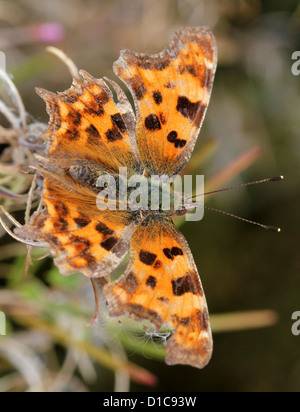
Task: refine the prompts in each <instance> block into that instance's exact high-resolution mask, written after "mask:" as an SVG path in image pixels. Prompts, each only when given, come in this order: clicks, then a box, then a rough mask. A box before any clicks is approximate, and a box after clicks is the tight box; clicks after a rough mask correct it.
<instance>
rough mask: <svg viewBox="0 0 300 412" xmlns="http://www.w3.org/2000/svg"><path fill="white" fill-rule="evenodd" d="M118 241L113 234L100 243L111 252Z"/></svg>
mask: <svg viewBox="0 0 300 412" xmlns="http://www.w3.org/2000/svg"><path fill="white" fill-rule="evenodd" d="M118 241H119V239H118V238H116V237H114V236H111V237H108V238H107V239H105V240H103V242H101V243H100V246H102V247H103V248H104V249H105V250H107V251H108V252H109V251H110V250H111V249H112V248H113V247H114V246H115V245H116V244H117V243H118Z"/></svg>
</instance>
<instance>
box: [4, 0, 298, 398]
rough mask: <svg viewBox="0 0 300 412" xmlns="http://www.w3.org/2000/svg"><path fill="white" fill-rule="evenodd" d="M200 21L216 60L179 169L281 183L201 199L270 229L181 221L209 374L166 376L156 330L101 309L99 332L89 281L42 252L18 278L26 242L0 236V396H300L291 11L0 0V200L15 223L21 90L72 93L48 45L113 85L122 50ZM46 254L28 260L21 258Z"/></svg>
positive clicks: (159, 45)
mask: <svg viewBox="0 0 300 412" xmlns="http://www.w3.org/2000/svg"><path fill="white" fill-rule="evenodd" d="M201 25H205V26H209V27H210V28H211V29H212V30H213V32H214V34H215V35H216V38H217V43H218V50H219V62H218V70H217V74H216V79H215V85H214V89H213V93H212V99H211V103H210V106H209V109H208V112H207V117H206V120H205V123H204V126H203V129H202V131H201V135H200V138H199V139H198V142H197V146H196V149H195V152H194V154H193V157H192V159H191V161H190V163H189V165H188V166H187V169H186V170H185V173H194V174H204V175H205V179H206V182H207V189H208V188H209V189H213V188H221V187H226V186H232V185H236V184H241V183H244V182H248V181H253V180H258V179H263V178H267V177H271V176H277V175H284V176H285V180H284V181H283V182H280V183H269V184H266V185H258V186H251V187H247V188H243V189H238V190H233V191H230V192H225V193H220V194H216V195H214V196H211V197H210V198H208V199H207V205H209V206H211V207H216V208H219V209H222V210H224V211H229V212H232V213H235V214H238V215H239V216H243V217H245V218H247V219H251V220H255V221H257V222H261V223H264V224H267V225H274V226H279V227H281V229H282V232H281V233H278V234H277V233H275V232H270V231H266V230H263V229H261V228H259V227H257V226H254V225H249V224H247V223H243V222H240V221H238V220H235V219H233V218H229V217H227V216H222V215H220V214H217V213H213V212H210V211H207V212H206V214H205V218H204V220H203V221H201V222H198V223H197V224H191V223H184V224H183V222H181V221H178V225H180V226H181V230H182V232H183V233H184V235H185V236H186V238H187V240H188V242H189V244H190V247H191V250H192V252H193V255H194V258H195V261H196V264H197V266H198V269H199V273H200V276H201V279H202V282H203V285H204V289H205V293H206V296H207V300H208V305H209V309H210V313H211V315H212V326H213V331H214V345H215V348H214V355H213V358H212V361H211V363H210V364H209V366H208V367H207V368H206V369H204V370H202V371H200V370H196V369H193V368H191V367H188V366H172V367H169V366H166V365H165V363H164V361H163V359H164V352H163V349H162V345H161V342H162V340H163V338H164V337H163V335H162V336H160V337H157V336H155V335H154V334H153V333H152V332H151V330H150V329H147V328H145V327H143V326H142V325H139V324H136V323H134V322H129V321H126V320H124V321H122V322H121V323H120V322H118V321H115V320H113V321H112V320H109V319H108V318H107V315H106V313H105V304H104V303H103V302H100V306H101V307H100V318H99V321H98V322H97V323H96V324H95V325H94V326H92V327H90V328H86V327H85V325H86V324H87V323H89V322H90V320H91V318H92V317H93V313H94V304H93V293H92V288H91V286H90V283H89V280H88V279H86V278H84V277H83V276H82V275H74V276H71V277H69V278H63V277H61V276H60V275H59V273H58V271H57V269H56V268H55V267H54V266H53V262H52V259H51V257H46V258H45V259H42V260H34V261H33V264H32V265H31V266H30V267H29V270H28V273H27V275H26V276H25V275H24V267H25V264H26V253H27V251H26V247H25V246H24V245H22V244H20V243H17V242H16V241H14V240H13V239H12V238H11V237H10V236H9V235H7V234H5V231H4V230H3V231H2V232H1V235H2V237H1V244H0V286H1V288H0V311H3V312H4V313H5V314H6V329H7V330H6V336H0V391H1V392H6V391H58V392H62V391H72V392H73V391H92V392H99V391H100V392H104V391H113V390H117V391H174V392H177V391H196V392H202V391H297V392H298V391H299V390H300V350H299V348H300V345H299V344H300V336H298V337H296V336H294V335H293V334H292V331H291V328H292V324H293V321H292V319H291V318H292V314H293V313H294V312H295V311H299V310H300V277H299V266H300V265H299V249H300V247H299V246H300V245H299V240H300V237H299V213H298V211H299V209H298V207H299V206H297V205H299V202H300V192H299V183H300V171H299V170H300V167H299V166H300V150H299V149H300V144H299V142H300V140H299V132H300V116H299V103H300V76H299V77H298V76H294V75H293V74H292V71H291V67H292V64H293V63H294V61H293V60H292V54H293V53H294V52H295V51H297V50H300V3H299V2H298V1H296V0H286V1H284V2H282V1H279V0H272V1H270V0H130V1H129V0H110V1H108V0H85V1H83V0H72V1H71V0H52V1H51V2H47V1H37V0H19V1H17V0H13V1H12V0H7V1H5V0H2V1H0V50H1V51H3V52H4V53H5V55H6V64H7V72H8V73H9V75H10V78H9V79H11V80H12V81H13V84H14V85H15V86H13V84H11V83H10V81H11V80H9V79H4V78H3V79H1V84H2V85H1V99H2V102H1V105H0V111H1V113H2V114H1V123H0V124H1V129H0V143H1V153H2V154H1V158H0V200H1V204H2V205H3V206H4V207H5V208H6V210H8V211H10V212H11V213H12V214H13V215H14V217H15V218H16V219H18V221H19V222H20V223H21V224H23V223H24V210H25V208H26V204H27V201H28V196H27V195H26V193H27V192H28V190H29V189H30V185H31V182H32V175H28V173H25V174H24V173H22V171H23V172H24V171H25V172H26V170H28V165H29V164H30V162H31V161H32V152H34V151H38V150H40V148H41V141H40V135H39V132H40V131H41V130H43V129H44V128H45V124H46V123H47V122H48V116H47V113H46V111H45V105H44V103H43V102H42V101H41V100H40V98H39V97H38V96H37V95H36V94H35V92H34V87H44V88H46V89H48V90H51V91H54V92H56V91H63V90H65V89H66V88H69V87H70V84H71V76H70V73H69V71H68V69H67V67H66V65H65V64H64V63H63V62H62V61H60V60H59V59H58V58H57V57H56V56H54V55H53V54H50V53H48V52H47V51H46V50H45V49H46V47H47V46H48V45H52V46H55V47H57V48H59V49H61V50H63V51H64V52H65V53H66V55H67V56H68V57H69V58H71V59H72V60H73V61H74V62H75V64H76V65H77V67H78V68H81V69H85V70H87V71H88V72H90V73H91V74H92V75H93V76H95V77H102V76H107V77H109V78H112V79H114V80H116V78H115V76H114V74H113V72H112V64H113V62H114V61H115V60H116V59H117V58H118V55H119V51H120V50H121V49H122V48H129V49H131V50H134V51H139V52H145V53H155V52H158V51H161V50H162V49H163V48H164V47H165V46H166V45H167V44H168V43H169V42H170V40H171V39H172V37H173V35H174V33H175V32H176V31H177V30H180V29H182V28H183V27H184V26H201ZM2 77H3V76H2ZM14 87H16V89H14ZM17 90H18V91H17ZM21 99H22V100H21ZM23 105H24V107H25V110H26V112H27V114H28V115H27V118H24V115H23V117H22V114H24V109H23ZM34 205H36V200H35V199H34V198H33V206H34ZM2 215H3V214H2ZM27 215H28V211H27ZM5 219H6V224H7V225H9V226H10V227H11V226H12V225H11V224H9V220H8V219H7V218H5ZM43 254H44V252H43V251H40V250H38V249H33V250H32V256H33V258H34V259H36V258H39V257H42V255H43Z"/></svg>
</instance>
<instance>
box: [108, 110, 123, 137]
mask: <svg viewBox="0 0 300 412" xmlns="http://www.w3.org/2000/svg"><path fill="white" fill-rule="evenodd" d="M111 120H112V121H113V123H114V124H115V125H116V126H117V128H118V129H119V130H120V132H121V133H125V132H126V126H125V123H124V120H123V118H122V116H121V114H120V113H116V114H113V115H112V116H111Z"/></svg>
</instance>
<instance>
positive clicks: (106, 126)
mask: <svg viewBox="0 0 300 412" xmlns="http://www.w3.org/2000/svg"><path fill="white" fill-rule="evenodd" d="M113 86H114V87H116V88H117V89H116V92H117V93H118V97H119V99H120V100H121V99H122V101H120V103H119V105H116V103H115V102H114V100H113V95H112V92H111V90H110V89H109V87H108V86H107V84H106V83H105V82H104V81H103V80H102V79H95V78H93V77H92V76H91V75H89V74H88V73H86V72H85V71H80V76H79V77H77V78H75V79H74V81H73V85H72V87H71V88H70V89H69V90H66V91H65V92H62V93H58V94H55V93H52V92H48V91H46V90H43V89H37V93H38V94H39V95H40V96H41V97H42V98H43V99H44V100H45V102H46V103H47V111H48V113H49V115H50V123H49V128H48V130H47V131H46V133H45V137H46V139H47V140H48V142H49V144H48V153H47V157H48V159H49V160H51V164H52V165H57V167H58V168H60V169H62V168H64V167H65V168H66V167H69V166H70V164H71V162H72V161H73V162H74V161H77V162H79V161H81V162H86V161H88V162H89V163H90V164H91V165H97V166H98V167H100V168H101V169H102V170H105V171H108V172H112V173H119V168H120V167H127V168H128V170H129V173H130V172H131V173H133V172H135V173H136V172H137V171H138V170H139V166H138V161H137V159H136V157H135V155H134V147H133V146H134V143H133V142H134V135H135V117H134V113H133V110H132V108H131V106H130V104H129V102H128V101H127V99H126V98H125V95H124V93H123V92H122V91H121V89H119V88H118V86H117V85H116V84H113Z"/></svg>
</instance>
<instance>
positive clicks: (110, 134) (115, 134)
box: [105, 126, 123, 142]
mask: <svg viewBox="0 0 300 412" xmlns="http://www.w3.org/2000/svg"><path fill="white" fill-rule="evenodd" d="M105 135H106V137H107V140H109V141H110V142H115V141H116V140H122V139H123V136H122V135H121V133H120V131H119V129H118V127H116V126H114V127H112V128H111V129H109V130H107V131H106V132H105Z"/></svg>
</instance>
